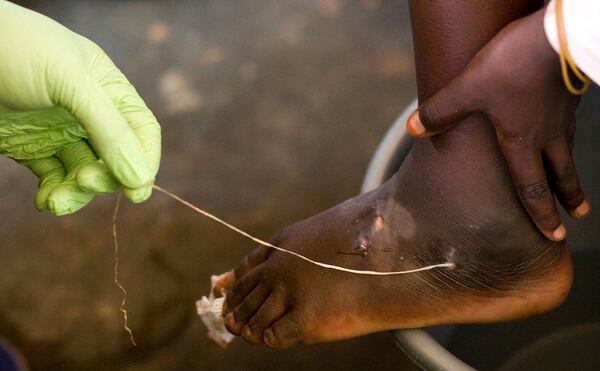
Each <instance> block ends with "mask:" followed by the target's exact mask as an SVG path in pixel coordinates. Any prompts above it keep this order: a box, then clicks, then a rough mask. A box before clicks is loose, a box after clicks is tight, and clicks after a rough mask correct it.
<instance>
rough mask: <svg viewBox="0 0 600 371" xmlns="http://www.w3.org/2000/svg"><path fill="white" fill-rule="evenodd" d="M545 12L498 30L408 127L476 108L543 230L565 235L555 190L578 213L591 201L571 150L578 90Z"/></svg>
mask: <svg viewBox="0 0 600 371" xmlns="http://www.w3.org/2000/svg"><path fill="white" fill-rule="evenodd" d="M543 19H544V9H541V10H539V11H537V12H535V13H533V14H531V15H529V16H527V17H524V18H522V19H520V20H518V21H515V22H513V23H512V24H510V25H508V26H506V27H505V28H504V29H503V30H502V31H500V32H499V33H498V35H496V36H495V37H494V38H493V39H492V40H491V41H490V42H489V43H488V44H487V45H486V46H485V47H484V48H483V49H481V51H480V52H479V53H478V54H477V55H476V56H475V58H473V60H472V61H471V62H470V63H469V65H468V66H467V67H466V68H465V70H464V71H463V72H462V73H461V74H460V75H459V76H457V77H456V78H455V79H454V80H452V81H451V82H450V83H449V84H448V85H447V86H445V87H444V88H442V89H440V90H439V91H438V92H437V93H436V94H435V95H434V96H433V97H431V98H430V99H428V100H427V101H426V102H424V103H423V104H421V106H420V107H419V109H418V110H417V111H416V112H415V113H413V114H412V115H411V116H410V117H409V120H408V132H409V133H410V134H411V135H413V136H416V137H424V136H429V135H434V134H437V133H441V132H443V131H445V130H448V129H449V128H451V127H452V126H454V125H455V124H456V123H457V122H458V121H459V120H460V119H462V118H464V117H466V116H468V115H469V114H471V113H474V112H480V113H483V114H485V115H487V116H488V118H489V119H490V120H491V122H492V124H493V125H494V127H495V129H496V134H497V137H498V142H499V144H500V148H501V150H502V153H503V154H504V157H505V159H506V162H507V165H508V168H509V170H510V173H511V175H512V178H513V181H514V183H515V186H516V190H517V192H518V194H519V197H520V198H521V201H522V203H523V205H524V206H525V208H526V209H527V211H528V213H529V215H530V216H531V218H532V220H533V221H534V222H535V224H536V225H537V227H538V228H539V230H540V231H541V232H542V233H544V234H545V235H546V237H548V238H549V239H551V240H555V241H560V240H562V239H564V238H565V237H566V229H565V227H564V225H563V223H562V221H561V218H560V215H559V213H558V209H557V207H556V203H555V200H554V195H553V194H552V193H553V192H552V191H554V193H555V194H556V197H557V199H558V201H560V203H561V204H562V205H563V206H564V208H565V209H566V210H567V211H568V212H569V213H570V214H571V215H572V216H573V217H576V218H583V217H585V216H586V215H587V214H588V213H589V212H590V204H589V202H588V201H587V199H586V197H585V195H584V193H583V191H582V189H581V186H580V182H579V177H578V175H577V170H576V168H575V162H574V161H573V154H572V145H573V136H574V133H575V109H576V108H577V104H578V103H579V97H578V96H575V95H572V94H571V93H569V91H568V90H567V88H566V87H565V85H564V84H563V81H562V78H561V72H560V64H559V59H558V55H557V54H556V53H555V52H554V50H553V49H552V47H551V46H550V44H549V43H548V40H547V39H546V35H545V32H544V26H543ZM550 185H552V188H550Z"/></svg>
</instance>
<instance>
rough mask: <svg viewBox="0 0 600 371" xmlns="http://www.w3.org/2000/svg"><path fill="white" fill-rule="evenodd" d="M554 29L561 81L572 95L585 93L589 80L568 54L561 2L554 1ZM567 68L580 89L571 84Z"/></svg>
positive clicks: (558, 0)
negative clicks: (555, 29) (556, 36)
mask: <svg viewBox="0 0 600 371" xmlns="http://www.w3.org/2000/svg"><path fill="white" fill-rule="evenodd" d="M556 27H557V31H558V43H559V48H560V52H559V53H558V54H559V57H560V69H561V72H562V77H563V81H564V82H565V86H566V87H567V90H569V92H571V94H574V95H582V94H583V93H585V92H586V91H587V90H588V88H589V87H590V84H591V80H590V79H589V78H588V77H587V76H585V75H584V74H583V72H581V71H580V70H579V68H577V65H576V64H575V61H574V60H573V56H571V53H570V52H569V46H568V45H567V35H566V33H565V22H564V17H563V2H562V0H556ZM569 68H570V69H571V71H573V74H575V76H576V77H577V78H578V79H579V80H580V81H581V83H582V86H581V87H580V88H576V87H575V86H574V85H573V83H572V82H571V77H570V76H569Z"/></svg>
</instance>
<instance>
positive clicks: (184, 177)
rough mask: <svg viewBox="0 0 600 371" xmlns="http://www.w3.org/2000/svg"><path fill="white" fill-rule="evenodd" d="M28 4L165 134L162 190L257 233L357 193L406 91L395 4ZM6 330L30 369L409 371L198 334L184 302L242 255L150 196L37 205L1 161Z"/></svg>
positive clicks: (306, 349) (360, 347) (326, 348)
mask: <svg viewBox="0 0 600 371" xmlns="http://www.w3.org/2000/svg"><path fill="white" fill-rule="evenodd" d="M27 5H28V6H29V7H31V8H34V9H36V10H38V11H40V12H42V13H44V14H47V15H49V16H51V17H53V18H55V19H57V20H58V21H60V22H61V23H63V24H65V25H67V26H68V27H70V28H72V29H73V30H75V31H77V32H79V33H82V34H84V35H86V36H88V37H89V38H91V39H92V40H94V41H96V42H97V43H98V44H100V45H101V46H102V47H103V48H104V50H105V51H106V52H107V53H108V55H110V56H111V57H112V58H113V59H114V61H115V63H116V64H117V65H118V66H120V67H121V69H122V70H123V71H124V72H125V74H126V75H127V76H128V77H129V79H130V80H131V81H132V82H133V83H134V84H135V86H136V87H137V88H138V90H139V92H140V93H141V95H142V96H143V97H144V99H145V100H146V102H147V103H148V105H149V106H150V107H151V108H152V109H153V111H154V112H155V114H156V115H157V117H158V119H159V121H160V123H161V124H162V126H163V133H164V152H163V156H164V157H163V161H162V167H161V172H160V174H159V177H158V184H160V185H162V186H164V187H165V188H167V189H170V190H172V191H174V192H176V193H178V194H180V195H182V196H183V197H184V198H187V199H189V200H191V201H193V202H195V203H198V204H200V205H202V206H204V207H206V208H208V209H209V210H212V211H214V212H216V213H217V214H218V215H221V216H223V217H225V218H226V219H227V220H229V221H232V222H233V223H235V224H237V225H239V226H241V227H242V228H244V229H247V230H249V231H251V232H253V233H255V234H257V235H259V236H263V237H268V236H269V235H271V234H272V233H274V232H275V231H277V230H279V229H280V228H282V227H283V226H285V225H287V224H289V223H291V222H293V221H296V220H298V219H301V218H304V217H307V216H309V215H311V214H314V213H316V212H318V211H321V210H323V209H325V208H327V207H329V206H332V205H334V204H335V203H337V202H339V201H342V200H344V199H345V198H348V197H350V196H352V195H354V194H356V193H357V192H358V191H359V186H360V182H361V179H362V176H363V174H364V171H365V168H366V165H367V162H368V160H369V158H370V156H371V154H372V153H373V151H374V149H375V147H376V145H377V143H378V141H379V139H380V138H381V137H382V135H383V133H384V131H385V129H386V128H387V127H388V125H390V123H391V122H392V121H393V119H394V118H395V116H396V115H397V114H398V113H399V112H400V111H401V110H402V108H403V107H404V106H405V105H407V104H408V103H409V101H410V100H411V99H412V97H413V96H414V94H415V87H414V70H413V64H412V46H411V40H410V25H409V18H408V9H407V5H406V2H405V1H391V0H362V1H359V0H286V1H281V0H261V1H231V0H214V1H192V0H189V1H81V0H69V1H67V0H59V1H51V2H50V1H46V2H41V1H40V2H37V1H30V2H28V3H27ZM0 174H2V176H1V177H0V215H3V218H2V219H3V220H2V222H1V223H0V336H4V337H7V338H8V339H10V340H11V341H12V342H14V343H16V344H17V345H18V346H20V347H21V348H22V349H23V350H24V352H25V353H26V354H27V356H28V357H29V359H30V362H31V364H32V366H33V367H34V369H42V370H56V369H61V370H71V369H86V370H94V369H112V370H114V369H119V370H167V369H168V370H190V369H194V370H215V369H236V370H275V369H286V370H307V369H310V370H335V369H346V370H364V369H374V370H377V369H385V370H388V369H411V368H412V366H411V365H410V363H409V361H408V360H407V359H406V358H405V357H404V356H403V355H402V353H401V352H400V351H399V350H398V349H397V348H396V346H395V345H394V343H393V341H392V339H391V337H390V336H389V335H388V334H386V333H384V334H376V335H372V336H367V337H363V338H360V339H355V340H351V341H346V342H339V343H334V344H326V345H318V346H298V347H295V348H292V349H290V350H285V351H272V350H268V349H264V348H259V347H254V346H249V345H246V344H245V343H244V342H243V341H236V342H235V343H234V344H233V345H232V346H231V347H230V348H229V349H227V350H221V349H220V348H218V347H217V346H215V345H213V344H212V343H211V342H210V341H208V340H207V339H206V337H205V330H204V328H203V326H202V324H201V322H200V320H199V319H198V318H197V317H196V315H195V313H194V312H195V307H194V301H195V300H196V299H197V298H199V297H200V296H202V295H203V294H205V293H207V291H208V289H209V279H210V275H211V274H213V273H220V272H222V271H225V270H228V269H230V268H232V267H233V266H234V265H235V264H236V263H237V262H238V261H239V260H240V259H241V258H242V257H243V256H244V255H245V254H246V253H247V252H248V251H249V250H250V248H251V244H249V243H248V242H247V241H246V240H244V239H242V238H239V237H238V236H236V235H234V234H233V233H232V232H230V231H229V230H226V229H224V228H222V227H220V226H218V225H216V224H214V223H212V222H209V221H207V220H204V219H201V218H200V217H199V216H197V215H196V214H194V213H192V212H191V211H189V210H187V209H184V208H183V207H181V206H180V205H178V204H176V203H175V202H174V201H172V200H170V199H167V198H166V197H164V196H162V195H155V196H154V197H153V198H152V199H151V200H150V201H148V202H146V203H145V204H143V205H139V206H133V205H131V204H127V205H126V207H124V209H123V211H122V213H121V223H120V231H121V246H122V247H121V249H122V252H121V278H122V281H123V283H124V284H125V286H126V287H127V289H128V290H129V294H130V296H129V304H128V308H129V311H130V323H131V326H132V328H133V330H134V331H135V334H136V338H137V341H138V343H139V346H138V347H137V348H135V349H134V348H131V347H130V345H129V342H128V338H127V336H126V335H125V333H124V332H123V330H122V327H121V326H122V324H121V315H120V312H119V310H118V308H119V301H120V295H119V292H118V290H117V289H116V288H115V287H114V285H113V282H112V280H113V276H112V264H113V260H112V259H113V255H112V243H111V230H110V228H111V225H110V214H111V211H112V208H113V206H114V202H115V199H114V198H113V197H103V198H100V199H97V200H96V201H94V202H93V204H92V205H90V206H89V207H87V208H86V209H84V210H83V211H81V212H79V213H78V214H76V215H74V216H68V217H62V218H56V217H52V216H50V215H46V214H40V213H38V212H37V211H35V209H34V207H33V197H34V192H35V179H34V177H33V176H32V175H31V174H29V173H28V171H27V170H25V169H23V168H21V167H20V166H17V165H15V164H14V163H12V162H11V161H9V160H7V159H5V158H0Z"/></svg>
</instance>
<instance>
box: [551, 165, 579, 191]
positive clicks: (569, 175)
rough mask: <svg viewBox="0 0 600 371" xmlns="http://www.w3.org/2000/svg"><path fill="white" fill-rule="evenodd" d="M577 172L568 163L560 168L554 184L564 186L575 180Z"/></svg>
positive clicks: (573, 166)
mask: <svg viewBox="0 0 600 371" xmlns="http://www.w3.org/2000/svg"><path fill="white" fill-rule="evenodd" d="M576 176H577V171H576V169H575V165H573V163H569V164H567V165H565V166H563V167H562V168H560V169H559V170H558V171H557V173H556V180H555V181H556V184H557V185H559V186H562V185H564V184H565V183H567V182H571V181H573V180H576Z"/></svg>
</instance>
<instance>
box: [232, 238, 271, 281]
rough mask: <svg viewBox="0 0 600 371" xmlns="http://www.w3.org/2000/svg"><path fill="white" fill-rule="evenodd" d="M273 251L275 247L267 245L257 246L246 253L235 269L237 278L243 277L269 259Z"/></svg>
mask: <svg viewBox="0 0 600 371" xmlns="http://www.w3.org/2000/svg"><path fill="white" fill-rule="evenodd" d="M272 252H273V249H271V248H270V247H266V246H259V247H257V248H255V249H254V250H253V251H252V252H251V253H250V254H248V255H246V256H245V257H244V259H242V262H241V263H240V264H239V265H238V266H237V267H236V268H235V269H234V274H235V278H236V279H239V278H242V277H243V276H244V275H246V273H248V272H250V271H251V270H252V269H254V268H256V267H257V266H258V265H260V264H261V263H263V262H264V261H265V260H267V258H268V257H269V255H270V254H271V253H272Z"/></svg>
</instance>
